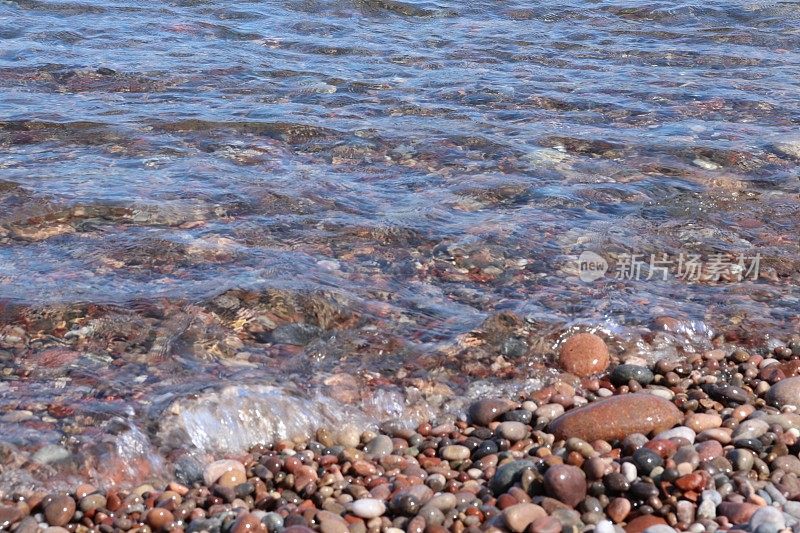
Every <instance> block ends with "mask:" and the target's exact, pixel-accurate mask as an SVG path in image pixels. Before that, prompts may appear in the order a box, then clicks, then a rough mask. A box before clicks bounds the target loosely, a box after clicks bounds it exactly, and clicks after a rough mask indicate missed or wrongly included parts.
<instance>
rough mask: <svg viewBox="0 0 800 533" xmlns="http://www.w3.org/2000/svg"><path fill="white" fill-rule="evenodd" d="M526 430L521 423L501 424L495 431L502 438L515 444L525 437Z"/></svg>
mask: <svg viewBox="0 0 800 533" xmlns="http://www.w3.org/2000/svg"><path fill="white" fill-rule="evenodd" d="M528 428H529V426H526V425H525V424H523V423H522V422H501V423H500V424H499V425H498V426H497V428H496V429H495V431H496V433H497V434H498V435H499V436H501V437H502V438H504V439H508V440H510V441H512V442H516V441H519V440H522V439H524V438H525V437H526V436H527V434H528Z"/></svg>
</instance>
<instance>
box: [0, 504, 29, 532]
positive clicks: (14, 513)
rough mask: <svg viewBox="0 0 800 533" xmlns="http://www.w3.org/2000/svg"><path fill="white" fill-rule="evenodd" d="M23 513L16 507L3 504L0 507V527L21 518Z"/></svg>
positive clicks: (6, 526)
mask: <svg viewBox="0 0 800 533" xmlns="http://www.w3.org/2000/svg"><path fill="white" fill-rule="evenodd" d="M22 517H23V513H22V511H20V510H19V509H18V508H16V507H12V506H10V505H3V506H2V507H0V527H2V528H8V526H10V525H11V524H14V523H15V522H18V521H20V520H22Z"/></svg>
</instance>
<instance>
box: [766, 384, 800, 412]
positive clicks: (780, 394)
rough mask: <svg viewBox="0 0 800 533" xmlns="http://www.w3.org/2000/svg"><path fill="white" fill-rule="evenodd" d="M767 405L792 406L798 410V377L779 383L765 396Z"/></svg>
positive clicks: (799, 389) (799, 401) (799, 386)
mask: <svg viewBox="0 0 800 533" xmlns="http://www.w3.org/2000/svg"><path fill="white" fill-rule="evenodd" d="M765 399H766V400H767V403H769V404H770V405H774V406H775V407H785V406H794V407H797V408H800V376H797V377H792V378H787V379H783V380H781V381H779V382H778V383H776V384H775V385H773V386H772V387H770V389H769V391H767V394H766V396H765Z"/></svg>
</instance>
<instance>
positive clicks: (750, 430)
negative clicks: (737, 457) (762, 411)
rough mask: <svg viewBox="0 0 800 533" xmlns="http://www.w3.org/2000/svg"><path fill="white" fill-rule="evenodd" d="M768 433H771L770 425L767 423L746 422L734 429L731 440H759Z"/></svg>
mask: <svg viewBox="0 0 800 533" xmlns="http://www.w3.org/2000/svg"><path fill="white" fill-rule="evenodd" d="M767 431H769V424H767V423H766V422H765V421H763V420H758V419H751V420H745V421H743V422H741V423H740V424H739V425H738V426H736V428H734V430H733V433H732V434H731V439H733V440H734V441H737V440H740V439H757V438H759V437H760V436H761V435H763V434H764V433H766V432H767Z"/></svg>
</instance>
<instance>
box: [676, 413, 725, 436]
mask: <svg viewBox="0 0 800 533" xmlns="http://www.w3.org/2000/svg"><path fill="white" fill-rule="evenodd" d="M685 424H686V427H689V428H691V429H692V431H694V432H695V433H700V432H701V431H705V430H707V429H714V428H718V427H720V426H721V425H722V417H721V416H719V415H717V414H711V413H694V414H691V415H689V416H687V417H686V422H685Z"/></svg>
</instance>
